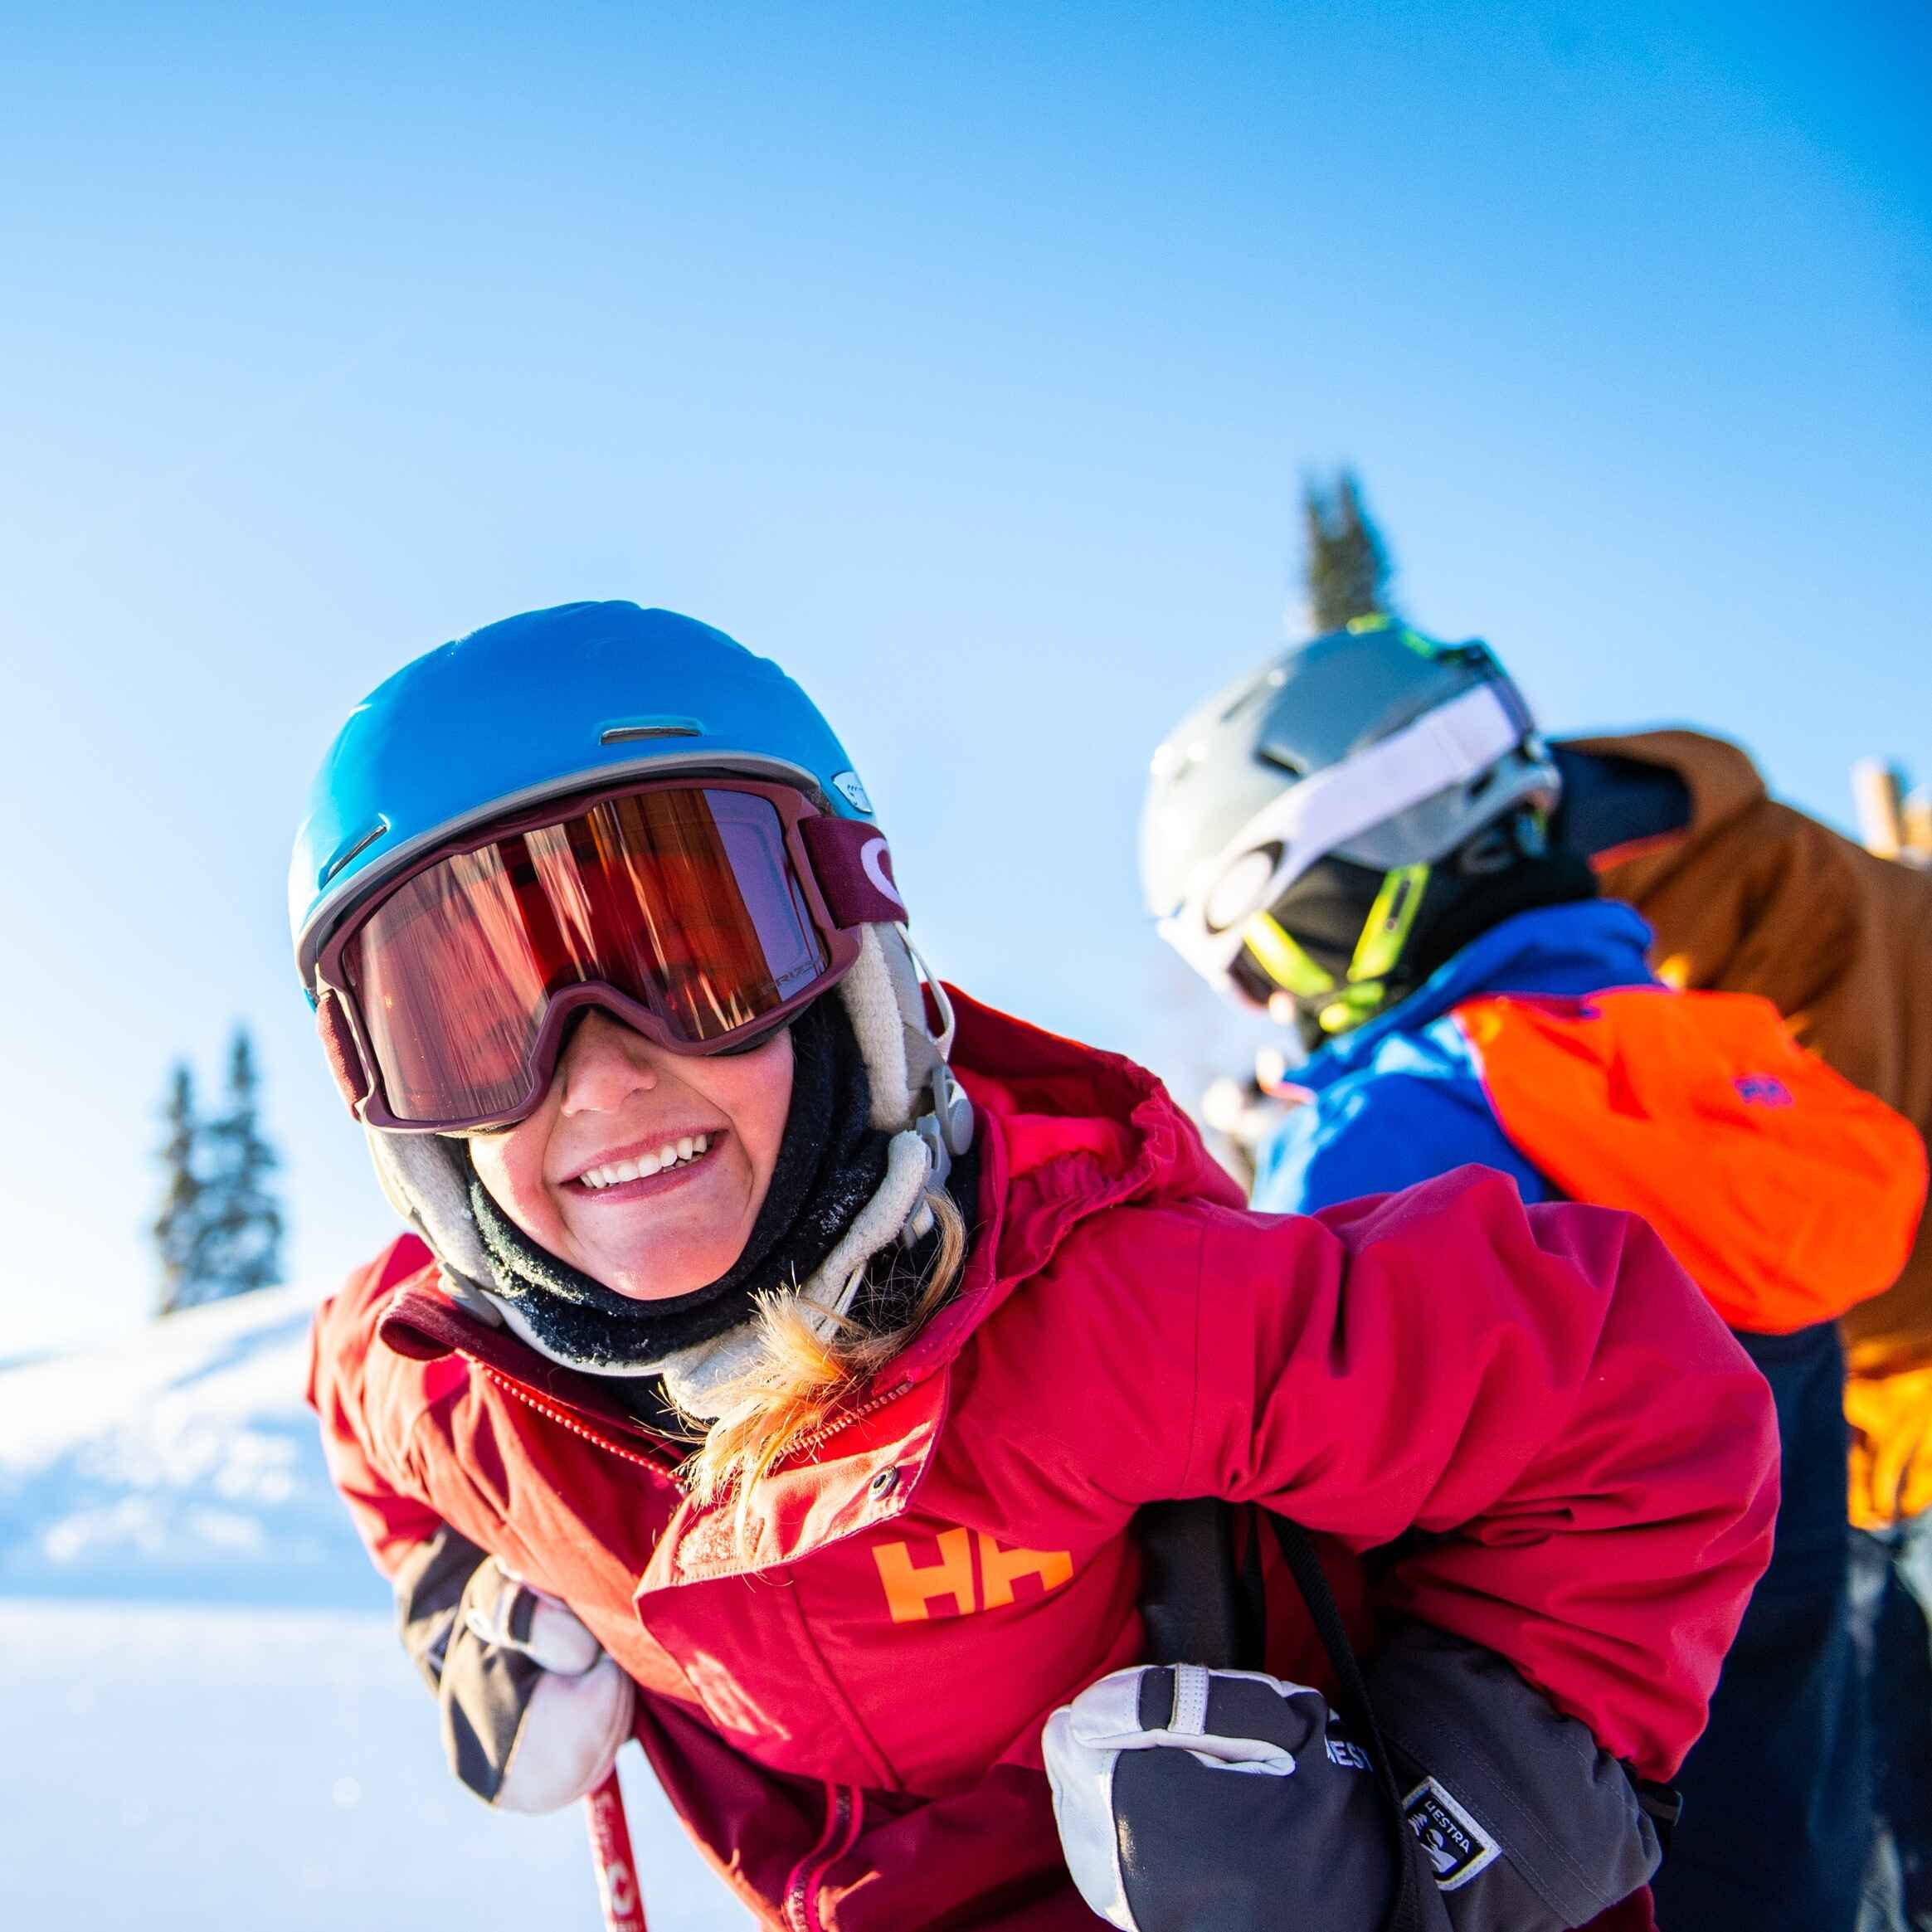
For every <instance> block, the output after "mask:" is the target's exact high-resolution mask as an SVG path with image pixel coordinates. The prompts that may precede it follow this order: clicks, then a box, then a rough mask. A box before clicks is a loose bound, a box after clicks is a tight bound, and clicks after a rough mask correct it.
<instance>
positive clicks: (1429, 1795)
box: [1402, 1778, 1501, 1891]
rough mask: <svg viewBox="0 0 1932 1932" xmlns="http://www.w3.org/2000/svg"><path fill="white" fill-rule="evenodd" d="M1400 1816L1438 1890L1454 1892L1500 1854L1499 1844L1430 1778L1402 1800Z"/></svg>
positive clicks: (1487, 1866)
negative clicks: (1424, 1859) (1407, 1824)
mask: <svg viewBox="0 0 1932 1932" xmlns="http://www.w3.org/2000/svg"><path fill="white" fill-rule="evenodd" d="M1402 1815H1403V1817H1404V1818H1406V1819H1408V1821H1409V1830H1410V1831H1412V1832H1414V1833H1415V1837H1416V1842H1417V1843H1418V1844H1419V1845H1420V1846H1421V1847H1422V1848H1423V1852H1424V1853H1425V1854H1426V1855H1427V1857H1428V1861H1429V1865H1430V1867H1431V1868H1432V1869H1433V1871H1434V1873H1435V1879H1436V1888H1437V1890H1438V1891H1458V1890H1459V1889H1460V1888H1461V1887H1462V1886H1466V1885H1467V1884H1468V1882H1469V1881H1470V1880H1471V1879H1472V1878H1474V1877H1475V1876H1477V1874H1478V1873H1479V1872H1482V1871H1487V1869H1488V1868H1489V1866H1491V1865H1492V1864H1494V1863H1495V1861H1496V1859H1497V1858H1498V1857H1501V1847H1500V1846H1498V1845H1497V1843H1496V1841H1495V1839H1493V1838H1492V1837H1490V1835H1489V1834H1488V1832H1486V1831H1484V1830H1483V1828H1482V1826H1481V1825H1479V1824H1477V1822H1476V1820H1475V1819H1474V1818H1472V1817H1470V1815H1469V1813H1467V1812H1466V1811H1464V1810H1463V1808H1462V1806H1461V1805H1459V1804H1458V1803H1457V1802H1456V1801H1455V1799H1454V1798H1452V1797H1450V1795H1449V1794H1448V1792H1447V1791H1445V1790H1444V1789H1443V1787H1442V1786H1441V1785H1440V1784H1437V1782H1436V1781H1435V1779H1433V1778H1425V1779H1423V1781H1422V1783H1421V1784H1419V1785H1417V1786H1416V1788H1414V1790H1413V1791H1412V1792H1410V1793H1409V1795H1408V1797H1407V1798H1404V1799H1403V1801H1402Z"/></svg>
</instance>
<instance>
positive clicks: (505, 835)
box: [316, 776, 905, 1133]
mask: <svg viewBox="0 0 1932 1932" xmlns="http://www.w3.org/2000/svg"><path fill="white" fill-rule="evenodd" d="M890 866H891V859H890V854H889V853H888V849H887V845H886V841H885V839H884V838H883V835H881V834H880V833H879V831H878V829H877V828H876V827H875V826H874V825H869V824H864V823H861V822H858V821H855V820H849V819H843V818H838V817H835V816H833V815H830V814H828V813H825V812H823V811H821V810H819V808H818V807H817V806H816V805H814V804H813V803H812V802H811V801H810V799H808V798H807V797H806V796H805V795H804V794H803V793H802V792H800V791H796V789H794V788H792V787H791V786H784V785H776V784H766V783H762V782H759V781H753V780H750V779H742V778H736V777H731V778H724V777H720V778H717V779H706V780H704V781H701V782H693V780H692V779H691V778H690V777H689V776H684V777H682V778H666V779H659V780H655V781H648V782H644V783H635V784H631V785H628V786H623V787H621V788H619V789H616V790H611V791H603V792H600V793H597V794H595V795H593V796H588V797H584V796H579V797H578V798H577V799H575V800H573V801H571V802H570V803H569V804H568V805H567V806H566V807H560V806H559V805H558V804H557V801H551V802H550V803H549V804H548V805H545V806H543V807H541V808H538V809H537V810H533V811H532V812H530V813H528V814H525V815H522V816H520V817H516V818H512V819H507V820H498V821H496V822H495V823H494V824H492V825H490V826H489V828H488V830H487V832H486V834H484V835H482V836H480V837H479V836H477V835H474V834H472V835H468V836H466V837H463V838H460V839H455V840H453V841H451V842H450V843H448V844H444V845H442V846H440V847H438V848H437V849H434V850H432V851H431V852H429V853H427V854H423V855H421V856H419V857H418V859H416V862H415V863H414V864H412V865H411V868H410V869H408V870H407V871H406V872H404V873H402V874H400V875H399V876H398V877H397V878H394V879H392V880H391V881H389V882H388V883H387V886H386V889H385V890H384V891H383V892H382V894H381V896H380V897H378V898H376V899H375V900H374V901H373V902H372V903H368V904H366V905H364V906H363V907H361V908H358V910H357V911H356V912H355V913H354V914H353V917H350V918H349V919H348V921H346V922H344V923H343V925H342V926H341V927H338V929H337V931H336V932H333V933H332V934H331V935H330V936H329V937H328V941H327V942H326V943H325V944H324V947H323V948H322V951H321V953H320V956H319V960H318V962H317V968H316V993H317V1011H316V1022H317V1025H318V1028H319V1030H320V1032H321V1034H322V1039H323V1044H324V1048H325V1049H326V1050H327V1052H328V1058H329V1062H330V1065H331V1067H332V1068H333V1071H334V1073H335V1075H336V1079H337V1082H338V1084H339V1085H340V1086H341V1088H342V1089H343V1094H344V1097H346V1098H347V1099H348V1102H349V1105H350V1107H352V1108H353V1111H354V1112H355V1113H356V1114H357V1116H358V1117H359V1118H360V1119H361V1120H363V1122H365V1123H366V1124H367V1125H368V1126H370V1127H382V1128H391V1129H397V1128H400V1129H405V1130H414V1131H422V1132H444V1133H450V1132H457V1131H464V1130H466V1129H473V1128H480V1127H504V1126H508V1125H509V1124H511V1123H512V1122H516V1121H518V1120H521V1119H523V1118H524V1117H526V1116H528V1114H530V1113H532V1112H534V1111H535V1110H536V1108H537V1107H538V1105H539V1104H540V1103H541V1102H542V1101H543V1096H544V1094H545V1093H546V1092H547V1090H548V1088H549V1085H550V1081H551V1078H552V1075H553V1074H554V1073H555V1072H556V1068H557V1058H558V1056H559V1054H561V1053H562V1047H563V1042H564V1037H565V1034H566V1031H567V1024H568V1022H569V1020H570V1019H571V1016H572V1015H573V1014H575V1013H577V1011H579V1010H582V1009H584V1008H586V1007H589V1006H596V1008H598V1009H599V1010H601V1011H604V1012H607V1013H609V1014H610V1015H612V1016H613V1017H614V1018H616V1019H617V1020H621V1021H622V1022H623V1023H624V1024H625V1025H627V1026H630V1027H633V1028H635V1029H636V1030H637V1031H638V1032H639V1033H641V1034H645V1036H646V1037H647V1038H648V1039H651V1040H653V1041H654V1042H655V1043H656V1044H658V1045H659V1046H661V1047H664V1048H665V1049H667V1050H669V1052H672V1053H675V1054H715V1053H721V1052H726V1051H729V1050H731V1049H733V1048H737V1047H742V1046H745V1045H747V1044H751V1042H752V1040H754V1039H756V1038H757V1037H758V1036H759V1035H761V1034H764V1033H766V1032H769V1031H770V1030H771V1029H772V1028H773V1027H775V1026H776V1025H777V1024H781V1022H782V1021H783V1020H785V1019H786V1017H788V1016H789V1015H791V1014H792V1013H794V1012H796V1010H798V1009H799V1008H801V1006H804V1005H806V1004H807V1003H808V1002H809V1001H810V1000H812V999H814V998H815V996H816V995H818V994H820V993H821V992H823V991H824V990H825V988H826V987H828V986H829V985H831V984H832V983H833V982H834V981H836V980H837V979H839V977H840V976H842V975H843V974H844V972H845V971H847V970H848V969H849V967H850V966H852V964H853V962H854V961H855V960H856V959H857V958H858V956H859V928H860V927H863V926H865V925H868V924H873V923H879V922H886V923H890V922H897V921H898V920H902V919H903V918H904V917H905V906H904V903H903V901H902V900H901V899H900V898H899V895H898V888H896V886H895V885H894V884H893V878H892V874H891V870H890Z"/></svg>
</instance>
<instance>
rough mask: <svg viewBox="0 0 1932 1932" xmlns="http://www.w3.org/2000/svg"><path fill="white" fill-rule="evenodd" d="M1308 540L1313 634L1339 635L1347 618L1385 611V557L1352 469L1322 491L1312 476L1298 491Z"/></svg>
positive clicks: (1387, 582) (1386, 607) (1386, 603)
mask: <svg viewBox="0 0 1932 1932" xmlns="http://www.w3.org/2000/svg"><path fill="white" fill-rule="evenodd" d="M1302 520H1303V523H1304V526H1305V528H1306V530H1307V547H1308V564H1307V582H1308V616H1309V618H1310V620H1311V622H1312V624H1313V626H1314V628H1315V630H1316V632H1317V633H1320V632H1322V631H1326V630H1341V627H1342V625H1345V624H1346V623H1347V622H1348V621H1349V620H1350V618H1351V617H1367V616H1373V615H1374V614H1375V612H1377V611H1386V610H1387V609H1388V608H1389V602H1388V597H1389V553H1388V552H1387V551H1386V550H1385V549H1384V547H1383V545H1382V539H1381V537H1380V534H1379V533H1377V531H1376V528H1375V525H1374V523H1371V522H1370V520H1369V515H1368V513H1367V511H1365V509H1363V508H1362V493H1361V485H1360V484H1359V483H1358V482H1357V481H1356V480H1355V472H1354V471H1353V470H1342V471H1341V473H1340V474H1339V475H1338V476H1337V477H1336V480H1335V485H1334V488H1333V489H1323V488H1322V486H1321V484H1318V483H1316V480H1315V479H1313V478H1312V477H1310V478H1309V479H1307V481H1306V482H1305V483H1304V484H1302Z"/></svg>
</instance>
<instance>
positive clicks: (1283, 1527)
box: [1258, 1510, 1433, 1932]
mask: <svg viewBox="0 0 1932 1932" xmlns="http://www.w3.org/2000/svg"><path fill="white" fill-rule="evenodd" d="M1258 1513H1259V1514H1260V1515H1262V1516H1266V1517H1267V1518H1268V1522H1269V1523H1270V1524H1271V1525H1272V1526H1273V1529H1274V1533H1275V1540H1276V1542H1277V1543H1278V1544H1279V1545H1281V1551H1282V1559H1283V1560H1284V1561H1286V1563H1287V1566H1288V1574H1289V1575H1290V1576H1292V1577H1293V1579H1295V1587H1296V1589H1298V1590H1299V1591H1300V1592H1301V1593H1302V1602H1303V1603H1305V1604H1307V1606H1308V1614H1309V1617H1310V1618H1312V1620H1313V1623H1314V1625H1315V1633H1316V1636H1317V1637H1319V1638H1321V1647H1322V1649H1323V1650H1325V1651H1326V1652H1327V1653H1328V1667H1329V1668H1330V1669H1331V1671H1333V1672H1335V1681H1336V1689H1337V1691H1338V1692H1339V1693H1340V1695H1339V1698H1338V1702H1339V1704H1340V1706H1341V1712H1342V1715H1344V1716H1345V1717H1346V1718H1347V1719H1348V1720H1349V1721H1350V1723H1351V1724H1353V1725H1355V1727H1356V1729H1357V1730H1358V1731H1359V1732H1360V1735H1361V1736H1362V1737H1363V1738H1364V1739H1365V1740H1367V1743H1368V1746H1369V1755H1370V1760H1371V1762H1372V1764H1373V1767H1374V1770H1375V1783H1376V1784H1377V1786H1378V1787H1379V1788H1380V1791H1381V1793H1382V1802H1383V1803H1384V1805H1385V1808H1387V1811H1388V1813H1389V1830H1390V1832H1391V1833H1392V1834H1393V1839H1392V1842H1393V1843H1394V1848H1395V1873H1396V1877H1395V1896H1394V1900H1392V1901H1391V1902H1390V1904H1389V1915H1388V1917H1387V1918H1386V1919H1385V1920H1384V1921H1383V1925H1384V1928H1385V1932H1426V1927H1425V1925H1424V1921H1423V1900H1424V1898H1425V1897H1426V1896H1427V1895H1426V1894H1425V1893H1424V1892H1423V1889H1422V1888H1423V1885H1424V1884H1425V1883H1428V1882H1433V1881H1425V1880H1424V1879H1423V1876H1422V1874H1421V1871H1420V1870H1419V1861H1420V1857H1421V1853H1420V1852H1419V1849H1418V1848H1417V1846H1416V1842H1415V1834H1414V1832H1411V1831H1410V1830H1409V1820H1408V1818H1406V1817H1405V1816H1404V1812H1403V1804H1402V1790H1401V1787H1400V1786H1399V1785H1398V1784H1396V1782H1395V1767H1394V1764H1393V1762H1391V1760H1390V1759H1389V1747H1388V1745H1386V1744H1385V1742H1384V1741H1383V1738H1382V1730H1381V1726H1380V1725H1378V1724H1377V1723H1376V1722H1375V1706H1374V1705H1373V1704H1371V1703H1370V1701H1369V1686H1368V1684H1367V1682H1366V1681H1365V1679H1364V1678H1363V1676H1362V1667H1361V1665H1360V1663H1359V1662H1357V1661H1356V1658H1355V1649H1354V1647H1353V1646H1352V1645H1351V1644H1350V1642H1349V1640H1348V1632H1347V1631H1346V1629H1345V1628H1343V1627H1342V1621H1341V1611H1340V1610H1339V1609H1338V1608H1336V1602H1335V1596H1334V1593H1333V1592H1332V1591H1331V1590H1330V1589H1329V1587H1328V1579H1327V1578H1326V1576H1325V1575H1323V1574H1322V1571H1321V1560H1320V1559H1318V1558H1317V1557H1316V1554H1315V1548H1314V1545H1312V1543H1310V1542H1309V1540H1308V1536H1307V1531H1305V1530H1303V1529H1302V1527H1301V1526H1300V1525H1299V1524H1297V1523H1291V1522H1289V1521H1287V1518H1286V1517H1283V1516H1277V1515H1275V1514H1274V1512H1273V1511H1272V1510H1262V1511H1259V1512H1258Z"/></svg>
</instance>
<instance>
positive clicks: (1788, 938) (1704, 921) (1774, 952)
mask: <svg viewBox="0 0 1932 1932" xmlns="http://www.w3.org/2000/svg"><path fill="white" fill-rule="evenodd" d="M1568 742H1569V744H1570V745H1571V747H1572V748H1573V749H1574V750H1576V751H1579V752H1595V753H1599V754H1602V755H1608V756H1612V757H1620V758H1628V759H1632V760H1634V761H1636V762H1639V763H1642V764H1649V765H1659V766H1666V767H1667V768H1668V769H1670V770H1672V771H1675V772H1677V774H1678V776H1680V777H1681V779H1682V780H1683V781H1684V782H1685V784H1686V786H1687V787H1688V789H1689V791H1690V795H1691V820H1690V823H1689V825H1687V826H1686V827H1685V829H1684V830H1681V832H1676V833H1672V834H1668V835H1664V836H1662V837H1661V838H1657V839H1648V840H1645V841H1642V842H1641V843H1639V844H1634V845H1630V846H1625V847H1621V848H1618V849H1613V850H1611V851H1608V852H1606V853H1603V854H1598V855H1597V857H1596V861H1595V863H1596V865H1597V869H1598V872H1599V876H1600V878H1602V880H1603V883H1604V889H1605V891H1606V892H1608V893H1611V894H1613V896H1615V897H1616V898H1621V899H1626V900H1628V901H1629V903H1631V904H1633V905H1634V906H1635V907H1636V908H1638V911H1639V912H1642V914H1643V916H1644V917H1645V918H1646V919H1647V920H1648V921H1649V922H1650V924H1651V927H1652V930H1653V931H1654V932H1655V933H1656V935H1657V941H1656V948H1655V959H1656V963H1657V967H1658V970H1659V971H1661V972H1662V975H1663V976H1664V977H1665V978H1667V979H1669V980H1671V981H1674V982H1676V983H1679V984H1681V985H1688V986H1708V987H1715V988H1718V989H1720V990H1725V991H1729V992H1748V993H1757V994H1760V995H1763V996H1764V997H1765V998H1767V999H1769V1000H1773V1001H1774V1002H1775V1003H1776V1005H1777V1006H1778V1008H1779V1011H1781V1012H1782V1013H1783V1014H1784V1015H1785V1016H1786V1018H1787V1019H1788V1020H1789V1022H1790V1024H1791V1025H1792V1028H1793V1031H1794V1032H1796V1033H1797V1034H1798V1037H1799V1039H1802V1040H1803V1042H1804V1043H1805V1044H1807V1045H1808V1046H1810V1047H1812V1048H1813V1049H1815V1050H1816V1051H1817V1052H1818V1054H1821V1055H1822V1056H1823V1058H1824V1059H1825V1060H1827V1062H1828V1063H1830V1064H1831V1065H1832V1066H1833V1067H1835V1068H1837V1070H1838V1071H1839V1072H1840V1073H1842V1074H1844V1075H1845V1076H1846V1078H1848V1079H1850V1080H1853V1081H1855V1082H1857V1084H1858V1085H1859V1086H1861V1087H1862V1088H1865V1089H1866V1091H1867V1092H1868V1093H1875V1094H1876V1095H1877V1096H1878V1097H1879V1098H1880V1099H1881V1100H1883V1101H1885V1102H1886V1103H1887V1104H1888V1105H1890V1106H1891V1107H1895V1108H1896V1109H1897V1111H1898V1112H1900V1113H1902V1114H1904V1115H1905V1117H1906V1118H1907V1119H1909V1120H1910V1121H1911V1122H1913V1124H1914V1125H1915V1127H1918V1129H1919V1131H1920V1133H1921V1134H1927V1135H1932V874H1928V873H1924V872H1920V871H1916V870H1915V869H1913V868H1911V867H1910V866H1906V865H1900V864H1897V863H1896V861H1894V860H1891V859H1879V858H1876V857H1874V856H1873V855H1872V854H1871V853H1869V852H1867V851H1866V850H1865V849H1864V848H1863V847H1862V846H1860V845H1858V844H1855V843H1854V842H1853V841H1852V839H1847V838H1846V837H1844V836H1843V835H1842V834H1840V833H1837V832H1835V831H1833V830H1832V829H1831V827H1830V826H1828V825H1822V824H1820V823H1819V822H1818V820H1816V819H1813V818H1810V817H1808V816H1807V815H1805V814H1804V813H1803V812H1801V811H1797V810H1793V808H1792V807H1791V806H1789V805H1783V804H1780V803H1779V801H1777V800H1776V799H1774V798H1773V797H1771V796H1769V792H1768V791H1766V789H1765V786H1764V779H1763V778H1762V777H1761V776H1759V772H1758V770H1757V767H1756V766H1754V764H1753V763H1752V762H1751V760H1750V757H1749V756H1748V755H1747V754H1746V753H1745V752H1743V751H1742V750H1740V748H1739V747H1737V746H1735V745H1733V744H1730V743H1728V742H1725V740H1724V739H1721V738H1717V737H1707V736H1706V735H1705V734H1703V733H1701V732H1692V731H1653V732H1633V733H1630V734H1628V735H1624V736H1618V737H1598V738H1579V739H1573V740H1570V741H1568ZM1845 1331H1846V1336H1847V1342H1848V1344H1849V1346H1850V1349H1851V1354H1852V1366H1853V1368H1854V1370H1855V1372H1857V1373H1860V1374H1862V1375H1890V1374H1894V1373H1896V1372H1898V1371H1900V1370H1907V1369H1915V1368H1920V1367H1924V1366H1926V1365H1932V1217H1929V1219H1928V1225H1927V1227H1925V1228H1921V1229H1920V1235H1919V1241H1918V1244H1917V1246H1916V1247H1915V1248H1914V1250H1913V1253H1912V1257H1911V1259H1910V1261H1909V1262H1908V1263H1907V1264H1906V1267H1905V1273H1904V1274H1903V1275H1902V1276H1901V1277H1900V1279H1899V1282H1898V1284H1897V1286H1896V1287H1893V1288H1892V1289H1891V1290H1890V1291H1888V1292H1886V1293H1885V1294H1883V1295H1881V1296H1878V1297H1876V1298H1875V1299H1873V1300H1871V1301H1870V1302H1864V1303H1862V1304H1861V1305H1860V1306H1859V1307H1855V1308H1853V1309H1852V1311H1851V1312H1850V1313H1849V1314H1848V1315H1847V1316H1846V1317H1845Z"/></svg>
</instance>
